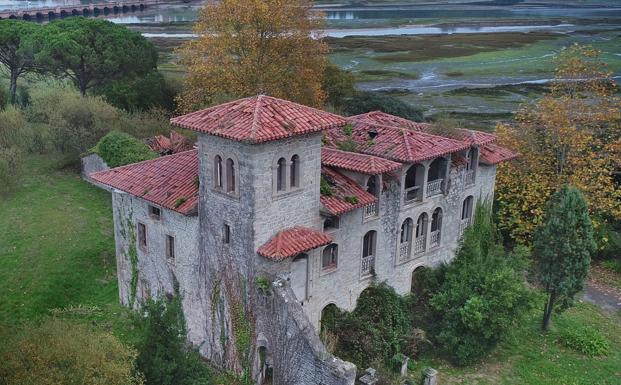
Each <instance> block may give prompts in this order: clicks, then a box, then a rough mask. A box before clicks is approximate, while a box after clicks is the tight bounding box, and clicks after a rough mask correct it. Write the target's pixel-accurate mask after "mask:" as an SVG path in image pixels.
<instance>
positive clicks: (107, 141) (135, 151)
mask: <svg viewBox="0 0 621 385" xmlns="http://www.w3.org/2000/svg"><path fill="white" fill-rule="evenodd" d="M93 151H94V152H96V153H97V154H99V156H101V158H102V159H103V160H104V161H105V162H106V164H107V165H108V166H109V167H119V166H125V165H126V164H131V163H136V162H141V161H143V160H148V159H155V158H157V154H156V153H155V152H153V151H151V149H150V148H149V147H148V146H147V145H146V144H144V143H142V142H141V141H139V140H138V139H136V138H134V137H133V136H131V135H128V134H126V133H124V132H119V131H112V132H110V133H108V134H107V135H106V136H104V137H103V138H101V140H100V141H99V143H97V146H96V147H95V148H94V149H93Z"/></svg>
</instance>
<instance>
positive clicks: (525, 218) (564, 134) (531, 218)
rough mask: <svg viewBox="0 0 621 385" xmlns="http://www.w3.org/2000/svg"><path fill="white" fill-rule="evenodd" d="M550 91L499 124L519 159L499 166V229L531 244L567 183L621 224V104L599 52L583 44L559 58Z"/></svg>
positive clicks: (503, 140)
mask: <svg viewBox="0 0 621 385" xmlns="http://www.w3.org/2000/svg"><path fill="white" fill-rule="evenodd" d="M557 60H558V68H557V72H556V81H555V82H554V84H553V85H552V87H551V91H550V93H548V94H546V95H544V96H543V97H542V98H541V99H539V100H538V101H537V102H536V103H535V104H533V105H527V106H524V107H523V108H522V109H521V110H520V111H518V113H517V114H516V122H515V124H513V125H510V126H509V125H499V126H498V128H497V131H498V137H499V142H500V144H502V145H504V146H506V147H509V148H511V149H513V150H515V151H518V152H519V153H520V154H521V158H520V159H519V160H518V161H516V162H512V163H507V164H503V165H502V166H500V167H499V168H498V188H497V198H498V199H497V201H498V214H499V218H500V227H501V228H503V229H504V230H506V231H508V232H509V233H510V234H511V236H512V237H513V238H514V239H516V240H518V241H523V242H529V241H530V237H531V235H532V233H533V231H534V230H535V229H536V227H537V225H538V224H539V223H540V222H541V217H542V214H543V206H544V204H545V202H546V201H547V199H548V197H549V196H550V195H551V194H552V193H554V191H556V190H557V189H558V188H559V187H560V186H562V185H563V184H567V183H568V184H572V185H574V186H576V187H577V188H579V189H580V190H582V192H583V193H584V194H585V196H586V198H587V199H588V202H589V207H590V210H591V212H592V213H596V214H601V215H602V216H603V217H614V218H617V219H621V189H620V188H619V186H618V185H617V184H616V183H615V181H614V173H615V171H618V170H619V167H620V166H621V132H620V131H621V127H620V125H619V122H620V121H621V115H620V112H619V111H620V108H621V101H620V100H619V98H618V97H617V96H616V95H615V85H614V82H613V81H612V79H611V78H610V74H609V72H607V71H606V70H605V65H604V63H603V62H601V60H600V59H599V53H598V52H597V51H596V50H594V49H592V48H590V47H583V46H572V47H570V48H566V49H564V50H563V51H562V52H561V53H560V54H559V57H558V59H557Z"/></svg>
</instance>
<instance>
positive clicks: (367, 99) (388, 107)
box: [343, 91, 423, 122]
mask: <svg viewBox="0 0 621 385" xmlns="http://www.w3.org/2000/svg"><path fill="white" fill-rule="evenodd" d="M376 110H379V111H383V112H386V113H388V114H392V115H396V116H400V117H402V118H405V119H409V120H413V121H415V122H421V121H422V120H423V113H422V111H421V110H419V109H418V108H416V107H414V106H412V105H410V104H407V103H405V102H403V101H401V100H399V99H397V98H394V97H392V96H389V95H384V94H381V93H379V92H369V91H363V92H357V93H356V94H355V95H354V96H353V97H352V98H349V99H347V101H346V102H345V103H344V106H343V112H344V113H345V114H347V115H358V114H364V113H365V112H370V111H376Z"/></svg>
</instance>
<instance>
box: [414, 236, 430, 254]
mask: <svg viewBox="0 0 621 385" xmlns="http://www.w3.org/2000/svg"><path fill="white" fill-rule="evenodd" d="M426 243H427V237H426V236H424V235H423V236H420V237H418V238H416V239H414V254H420V253H423V252H425V244H426Z"/></svg>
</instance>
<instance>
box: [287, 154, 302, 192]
mask: <svg viewBox="0 0 621 385" xmlns="http://www.w3.org/2000/svg"><path fill="white" fill-rule="evenodd" d="M289 179H290V184H291V187H300V157H299V156H298V155H297V154H296V155H293V156H292V157H291V170H290V172H289Z"/></svg>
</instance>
